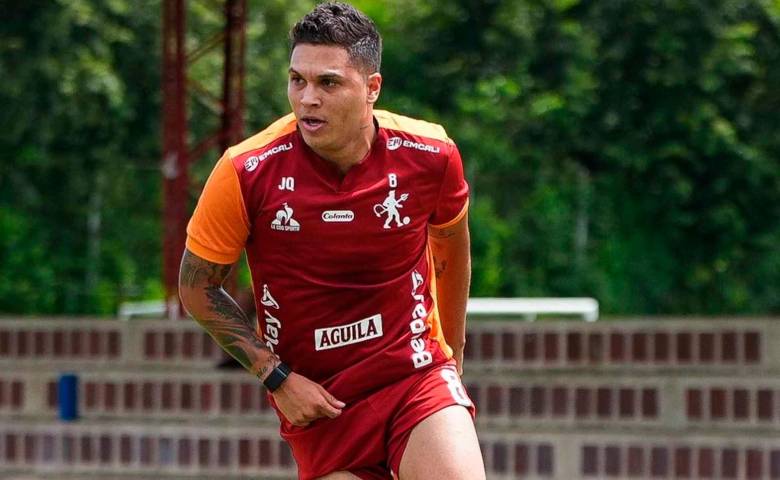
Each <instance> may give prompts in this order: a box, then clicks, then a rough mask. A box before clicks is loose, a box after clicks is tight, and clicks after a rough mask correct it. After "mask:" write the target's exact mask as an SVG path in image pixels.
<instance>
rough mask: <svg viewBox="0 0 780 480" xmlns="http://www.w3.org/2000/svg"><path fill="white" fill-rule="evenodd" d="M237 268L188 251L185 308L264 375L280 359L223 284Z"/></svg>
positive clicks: (182, 275) (182, 288)
mask: <svg viewBox="0 0 780 480" xmlns="http://www.w3.org/2000/svg"><path fill="white" fill-rule="evenodd" d="M232 268H233V266H232V265H220V264H218V263H212V262H209V261H208V260H204V259H203V258H201V257H199V256H197V255H195V254H194V253H192V252H190V251H189V250H185V251H184V256H183V257H182V259H181V268H180V270H179V295H180V296H181V301H182V304H184V308H186V309H187V311H188V312H189V313H190V315H192V317H193V318H194V319H195V320H196V321H197V322H198V323H199V324H200V325H201V326H202V327H203V328H204V329H205V330H206V331H207V332H208V333H209V335H211V336H212V337H213V338H214V340H215V341H216V342H217V343H218V344H219V345H220V346H221V347H222V348H223V349H224V350H225V351H226V352H227V353H229V354H230V355H231V356H233V358H235V359H236V360H238V361H239V362H240V363H241V365H243V366H244V368H246V369H247V370H249V371H250V372H252V374H254V375H255V376H257V377H260V379H264V378H265V377H266V376H267V375H268V374H269V373H270V372H271V370H273V369H274V367H276V365H277V364H278V363H279V357H277V356H276V355H275V354H274V353H273V352H272V351H271V350H270V349H269V348H268V346H266V345H265V343H263V341H262V340H261V339H260V338H259V337H258V336H257V333H255V326H254V325H253V324H252V322H251V321H250V320H249V318H247V316H246V314H245V313H244V312H243V311H242V310H241V308H240V307H239V306H238V304H236V302H235V301H234V300H233V298H231V297H230V295H228V293H227V292H226V291H225V290H224V289H223V288H222V283H223V282H224V281H225V279H226V278H227V276H228V273H230V270H231V269H232Z"/></svg>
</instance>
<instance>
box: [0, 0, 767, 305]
mask: <svg viewBox="0 0 780 480" xmlns="http://www.w3.org/2000/svg"><path fill="white" fill-rule="evenodd" d="M313 4H314V2H313V1H308V0H263V1H261V0H249V16H250V20H249V25H248V44H247V45H248V51H247V78H246V93H247V112H246V119H247V126H248V128H247V134H249V133H251V132H252V131H256V130H259V129H261V128H262V127H263V126H264V125H266V124H268V123H269V122H270V121H272V120H273V119H274V118H275V117H277V116H280V115H282V114H284V113H286V112H287V111H288V105H287V100H286V94H285V83H286V65H287V55H288V52H287V43H286V34H287V30H288V28H289V26H290V25H291V24H292V23H293V22H294V21H295V20H296V19H297V18H299V17H300V16H301V15H302V14H304V13H305V12H306V11H308V10H309V9H310V8H311V7H312V5H313ZM355 4H356V5H357V6H358V7H359V8H361V9H363V10H364V11H365V12H366V13H368V14H369V15H370V16H371V17H372V18H374V19H375V21H376V22H377V24H378V26H379V28H380V31H381V32H382V34H383V36H384V40H385V52H384V59H383V75H384V78H385V83H384V89H383V93H382V98H381V100H380V108H386V109H390V110H394V111H397V112H399V113H404V114H407V115H410V116H416V117H422V118H425V119H428V120H431V121H435V122H440V123H442V124H444V125H445V126H446V127H447V129H448V132H449V134H450V136H451V137H452V138H454V139H455V140H456V141H457V142H458V144H459V146H460V148H461V151H462V153H463V157H464V161H465V166H466V170H467V175H468V178H469V181H470V183H471V186H472V214H471V222H472V225H471V231H472V241H473V255H474V277H473V286H472V294H473V295H475V296H583V295H587V296H594V297H596V298H597V299H598V300H599V301H600V302H601V308H602V311H603V312H605V313H608V314H609V313H611V314H661V313H663V314H689V313H690V314H693V313H695V314H735V313H736V314H778V313H780V161H779V159H780V114H778V112H780V0H639V1H624V0H428V1H426V2H422V1H417V0H396V1H371V0H359V1H356V2H355ZM0 11H2V12H3V18H2V20H1V21H0V80H2V81H0V104H1V105H2V109H0V312H6V313H29V314H43V313H68V314H74V313H88V314H111V313H113V312H115V311H116V307H117V305H118V303H119V302H121V301H127V300H138V299H143V298H159V297H161V296H162V288H161V284H160V269H161V256H160V244H161V225H160V216H161V215H160V210H161V196H160V190H161V175H160V170H159V165H160V139H161V133H160V91H159V86H160V64H161V60H160V21H161V5H160V2H159V0H138V1H133V2H130V1H123V0H28V1H25V2H17V1H12V0H0ZM188 15H189V18H188V22H189V23H188V28H189V30H190V32H189V36H188V44H189V45H190V46H191V47H192V48H194V47H195V46H196V45H198V42H199V41H201V40H203V39H205V38H206V37H207V36H208V35H209V34H210V33H212V32H213V31H214V30H216V29H218V28H219V27H220V25H221V22H222V18H221V16H220V12H219V11H218V10H214V9H213V8H212V7H211V6H210V3H209V2H206V1H198V0H191V1H190V2H189V5H188ZM220 61H221V60H220V59H219V57H218V56H213V57H206V58H204V59H203V60H202V61H200V62H198V63H197V64H195V66H193V68H192V70H191V73H190V74H191V75H192V76H193V77H194V78H196V79H197V80H198V82H199V83H201V84H202V85H204V86H205V87H206V88H208V89H212V91H213V92H215V93H216V92H218V91H219V88H220V79H219V69H220V63H219V62H220ZM189 112H190V121H191V129H192V140H193V141H194V140H196V139H197V138H201V137H202V135H203V134H205V132H207V131H209V129H211V128H213V126H214V124H215V122H216V118H214V117H213V115H212V114H210V113H209V112H208V110H207V108H206V107H205V106H204V105H202V104H200V103H199V102H197V101H193V102H192V104H191V106H190V109H189ZM218 156H219V152H216V151H212V152H209V154H208V155H206V157H204V158H202V159H199V160H198V162H197V163H196V164H195V165H193V176H194V177H195V182H194V185H193V201H194V198H195V195H196V194H197V190H198V187H199V184H200V182H202V181H203V180H204V179H205V176H206V175H208V172H209V171H210V169H211V166H212V165H213V163H214V162H215V161H216V159H217V158H218Z"/></svg>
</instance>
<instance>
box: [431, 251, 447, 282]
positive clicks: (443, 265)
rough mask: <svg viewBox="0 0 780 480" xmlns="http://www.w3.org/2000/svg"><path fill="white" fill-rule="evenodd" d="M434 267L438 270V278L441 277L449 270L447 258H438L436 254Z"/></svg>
mask: <svg viewBox="0 0 780 480" xmlns="http://www.w3.org/2000/svg"><path fill="white" fill-rule="evenodd" d="M433 269H434V271H435V272H436V278H437V279H439V278H441V276H442V275H443V274H444V271H445V270H447V260H441V261H440V260H438V259H437V258H436V257H435V256H434V257H433Z"/></svg>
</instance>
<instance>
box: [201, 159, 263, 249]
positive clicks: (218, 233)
mask: <svg viewBox="0 0 780 480" xmlns="http://www.w3.org/2000/svg"><path fill="white" fill-rule="evenodd" d="M247 237H249V216H248V215H247V213H246V207H245V205H244V199H243V196H242V195H241V186H240V185H239V182H238V173H237V172H236V169H235V168H234V167H233V162H232V161H231V158H230V155H229V154H228V153H227V152H225V154H224V155H223V156H222V158H221V159H220V160H219V162H217V165H216V166H215V167H214V170H213V171H212V172H211V175H210V176H209V179H208V180H207V181H206V186H205V187H203V193H201V195H200V199H199V200H198V205H197V206H196V207H195V212H194V213H193V214H192V218H191V219H190V223H189V224H188V225H187V249H188V250H189V251H191V252H192V253H194V254H195V255H197V256H199V257H201V258H203V259H205V260H208V261H210V262H214V263H220V264H231V263H235V262H236V261H237V260H238V259H239V257H240V256H241V251H242V250H243V249H244V244H245V243H246V239H247Z"/></svg>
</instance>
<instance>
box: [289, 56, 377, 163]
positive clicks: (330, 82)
mask: <svg viewBox="0 0 780 480" xmlns="http://www.w3.org/2000/svg"><path fill="white" fill-rule="evenodd" d="M289 73H290V76H289V80H288V83H287V97H288V98H289V100H290V106H292V109H293V112H294V113H295V116H296V118H297V119H298V127H299V128H300V131H301V134H302V135H303V139H304V141H306V144H308V145H309V146H310V147H311V148H312V149H314V150H315V151H316V152H318V153H321V154H325V155H327V154H334V153H335V154H338V153H339V152H341V151H342V150H343V149H345V148H347V147H348V146H349V145H350V142H354V141H355V140H356V139H357V138H360V137H359V135H361V132H362V131H363V129H365V128H368V127H370V126H371V124H372V121H373V120H372V118H373V117H372V107H373V104H374V102H376V99H377V97H378V96H379V89H380V86H381V78H382V77H381V76H380V75H379V74H378V73H374V74H371V75H367V74H366V73H364V72H362V71H360V70H359V69H358V68H357V67H356V66H354V65H352V64H351V63H350V61H349V55H348V53H347V50H346V49H344V48H341V47H338V46H332V45H312V44H300V45H297V46H296V47H295V49H294V50H293V52H292V56H291V57H290V70H289Z"/></svg>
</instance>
